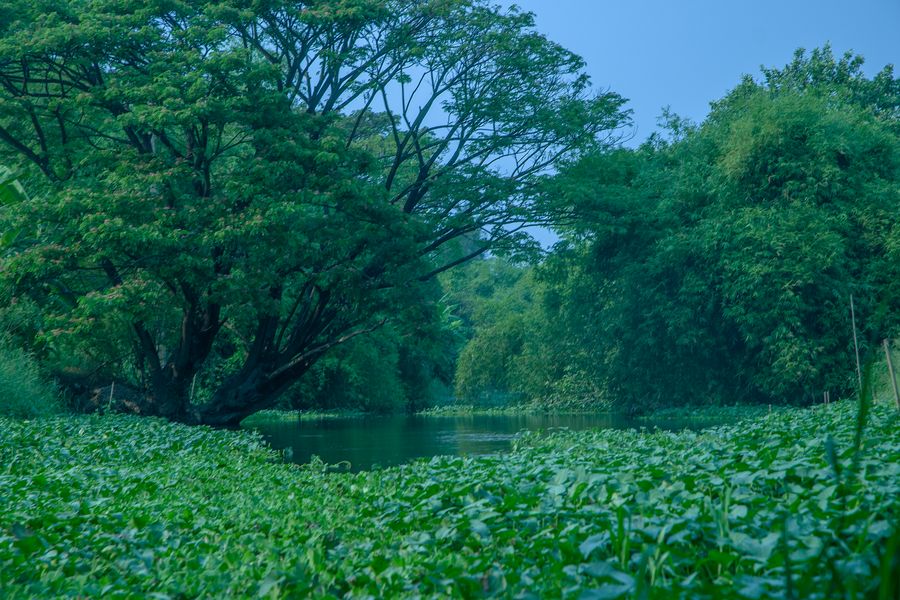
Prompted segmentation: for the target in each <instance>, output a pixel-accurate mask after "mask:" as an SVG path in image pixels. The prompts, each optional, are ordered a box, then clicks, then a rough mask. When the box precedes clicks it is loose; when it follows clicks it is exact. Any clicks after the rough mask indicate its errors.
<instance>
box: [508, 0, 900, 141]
mask: <svg viewBox="0 0 900 600" xmlns="http://www.w3.org/2000/svg"><path fill="white" fill-rule="evenodd" d="M513 3H515V4H517V5H518V6H520V7H521V8H523V9H525V10H527V11H530V12H533V13H535V15H536V21H537V28H538V30H539V31H541V32H542V33H544V34H546V35H547V36H548V37H549V38H551V39H553V40H554V41H556V42H559V43H560V44H562V45H563V46H565V47H566V48H568V49H570V50H572V51H574V52H576V53H577V54H579V55H581V56H582V57H583V58H584V59H585V60H586V61H587V65H588V72H589V73H590V74H591V77H592V79H593V81H594V84H595V85H596V86H598V87H601V88H609V89H611V90H612V91H615V92H618V93H619V94H621V95H622V96H624V97H626V98H628V99H629V100H630V102H629V107H630V108H632V109H633V110H634V121H635V124H636V125H637V131H636V136H635V138H634V139H633V140H632V141H631V143H630V144H629V145H636V144H637V143H640V142H641V141H643V140H644V139H646V137H647V136H648V135H649V134H650V133H651V132H652V131H654V130H655V128H656V118H657V116H659V114H660V110H661V108H662V107H663V106H666V105H670V106H671V107H672V110H673V111H674V112H675V113H677V114H679V115H681V116H684V117H689V118H691V119H693V120H695V121H700V120H702V119H703V117H704V116H705V115H706V113H707V110H708V107H709V102H710V101H712V100H716V99H718V98H721V97H722V96H723V95H724V94H725V93H726V92H727V91H728V90H729V89H731V88H732V87H734V86H735V85H736V84H737V83H738V81H739V80H740V76H741V75H742V74H744V73H749V74H751V75H757V74H758V73H759V67H760V65H766V66H782V65H784V64H785V63H787V62H789V61H790V59H791V56H792V54H793V52H794V50H795V49H796V48H798V47H803V48H807V49H812V48H815V47H818V46H822V45H824V44H825V43H826V42H831V45H832V48H833V49H834V51H835V53H836V54H842V53H843V52H844V51H846V50H853V51H854V52H856V53H857V54H862V55H863V56H864V57H865V58H866V66H865V70H866V72H867V73H869V74H874V73H875V72H877V71H879V70H880V69H881V68H882V67H883V66H884V65H886V64H888V63H892V64H894V65H895V67H896V68H897V69H898V70H900V0H854V1H848V0H844V1H836V0H817V1H814V0H780V1H776V0H755V1H750V0H740V1H739V0H718V1H716V0H677V1H676V0H670V1H663V0H619V1H616V2H612V1H609V0H514V1H507V2H504V4H506V5H509V4H513Z"/></svg>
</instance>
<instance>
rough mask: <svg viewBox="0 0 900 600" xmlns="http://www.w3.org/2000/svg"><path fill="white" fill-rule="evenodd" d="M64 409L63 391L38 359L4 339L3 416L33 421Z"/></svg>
mask: <svg viewBox="0 0 900 600" xmlns="http://www.w3.org/2000/svg"><path fill="white" fill-rule="evenodd" d="M60 410H61V402H60V399H59V390H58V389H57V387H56V385H54V384H53V383H51V382H50V381H49V380H48V379H47V378H46V377H45V375H44V374H43V373H42V372H41V370H40V368H39V366H38V364H37V361H36V360H35V359H34V357H33V356H31V355H30V354H28V353H27V352H25V351H24V350H22V349H21V348H19V347H18V346H16V345H14V344H13V343H11V341H10V339H9V338H8V337H6V336H2V337H0V416H6V417H15V418H20V419H33V418H35V417H46V416H50V415H53V414H56V413H59V412H60Z"/></svg>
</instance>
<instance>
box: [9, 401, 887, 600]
mask: <svg viewBox="0 0 900 600" xmlns="http://www.w3.org/2000/svg"><path fill="white" fill-rule="evenodd" d="M856 412H857V411H856V407H855V405H854V404H852V403H847V402H841V403H836V404H832V405H830V406H823V407H819V408H816V409H814V410H810V411H796V410H788V411H783V412H779V413H775V414H772V415H767V416H763V417H760V418H758V419H755V420H746V421H742V422H740V423H738V424H735V425H731V426H726V427H718V428H713V429H709V430H704V431H703V432H681V433H652V434H641V433H638V432H634V431H617V430H603V431H593V432H566V433H560V434H556V435H552V436H549V437H538V436H525V437H524V438H522V440H521V441H520V442H519V443H518V445H517V447H516V449H515V450H514V451H513V452H512V453H510V454H508V455H503V456H491V457H479V458H462V457H442V458H435V459H432V460H429V461H420V462H416V463H413V464H410V465H406V466H403V467H398V468H391V469H385V470H379V471H372V472H365V473H358V474H350V473H325V472H324V469H323V465H321V464H314V465H310V466H304V467H300V466H296V465H289V464H283V463H281V462H279V460H278V456H277V454H276V453H274V452H273V451H271V450H270V449H268V448H266V447H265V446H264V445H263V443H262V442H261V441H260V438H259V437H258V436H257V435H255V434H252V433H248V432H224V431H212V430H209V429H205V428H189V427H184V426H180V425H173V424H169V423H165V422H162V421H159V420H155V419H139V418H134V417H125V416H114V415H110V416H85V417H58V418H49V419H42V420H34V421H16V420H11V419H0V507H2V510H0V596H2V597H4V598H19V597H21V598H25V597H36V596H37V597H61V596H89V597H109V598H129V597H133V598H143V597H148V596H152V597H156V598H188V597H216V598H218V597H265V598H269V597H322V598H324V597H352V598H365V597H392V598H393V597H423V596H424V597H482V596H500V597H526V598H527V597H534V598H540V597H563V598H579V599H592V598H593V599H603V598H626V597H634V598H701V599H702V598H751V599H752V598H779V597H780V598H864V597H873V598H879V597H880V598H885V599H887V598H894V597H896V596H895V595H896V594H897V593H898V589H897V588H896V587H894V588H892V587H891V585H892V582H896V580H897V577H898V574H900V567H898V564H897V562H896V560H897V558H896V557H897V554H898V553H897V551H896V550H897V548H898V544H900V529H898V521H900V433H898V432H900V429H898V424H900V422H898V415H897V412H896V410H894V409H892V408H888V407H887V406H875V407H872V410H871V413H870V414H869V415H868V426H867V427H866V429H865V431H864V435H862V436H861V438H860V439H861V450H860V452H859V453H857V452H855V451H854V439H855V436H856V427H855V417H856Z"/></svg>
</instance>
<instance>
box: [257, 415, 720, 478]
mask: <svg viewBox="0 0 900 600" xmlns="http://www.w3.org/2000/svg"><path fill="white" fill-rule="evenodd" d="M712 424H714V423H710V422H704V423H698V422H697V421H691V420H686V419H685V420H665V421H659V422H652V421H646V420H644V421H636V420H633V419H629V418H627V417H621V416H616V415H609V414H598V415H502V416H498V415H490V416H485V415H478V416H475V415H470V416H462V417H424V416H414V415H413V416H410V415H394V416H386V417H347V418H327V419H321V420H317V421H299V420H298V421H293V422H283V421H279V422H272V423H264V424H260V425H256V426H255V429H258V430H259V431H260V432H261V433H262V434H263V436H264V437H265V438H266V440H267V441H268V442H269V443H270V444H271V445H272V447H273V448H275V449H277V450H282V449H285V450H286V449H290V450H289V451H288V452H286V456H287V458H289V459H290V460H293V462H296V463H307V462H309V461H310V459H311V458H312V457H313V456H318V457H319V458H321V459H322V460H323V461H325V462H326V463H329V464H337V463H340V462H344V461H346V462H347V463H349V468H350V469H351V470H354V471H360V470H366V469H371V468H373V467H377V466H384V467H387V466H393V465H399V464H402V463H405V462H409V461H410V460H413V459H416V458H423V457H431V456H438V455H447V454H453V455H478V454H494V453H497V452H505V451H507V450H509V449H510V445H511V443H512V440H513V438H514V437H515V436H516V434H518V433H519V432H521V431H545V432H552V431H555V430H556V431H558V430H560V429H570V430H581V429H597V428H600V429H605V428H616V429H623V428H640V427H646V428H648V429H652V428H656V427H658V428H660V429H668V430H677V429H696V428H699V427H701V426H708V425H712Z"/></svg>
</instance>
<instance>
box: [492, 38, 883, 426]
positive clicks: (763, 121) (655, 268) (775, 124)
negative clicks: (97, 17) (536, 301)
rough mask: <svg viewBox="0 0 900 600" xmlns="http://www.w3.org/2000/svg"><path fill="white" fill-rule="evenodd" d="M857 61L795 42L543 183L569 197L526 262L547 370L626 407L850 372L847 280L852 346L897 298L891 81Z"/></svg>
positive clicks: (791, 396) (791, 392)
mask: <svg viewBox="0 0 900 600" xmlns="http://www.w3.org/2000/svg"><path fill="white" fill-rule="evenodd" d="M859 65H860V62H859V60H857V59H849V58H847V57H845V58H844V59H842V60H838V61H836V60H835V59H834V58H833V57H831V55H830V52H829V50H828V49H827V48H826V49H825V50H822V51H817V52H814V53H813V54H812V56H810V57H806V56H805V55H803V54H802V53H801V54H798V57H797V58H796V59H795V61H794V62H793V63H791V64H790V65H788V66H787V67H785V68H784V69H783V70H780V71H779V70H767V71H765V72H764V75H765V81H764V82H763V83H756V82H754V81H753V80H751V79H747V80H745V81H744V82H743V83H742V84H741V85H740V86H738V87H737V88H736V89H735V90H734V91H733V92H732V93H730V94H729V95H728V96H727V97H726V98H725V99H724V100H722V101H720V102H718V103H716V104H715V105H714V108H713V111H712V113H711V114H710V116H709V118H708V119H707V120H706V121H705V122H704V123H703V124H701V125H700V126H697V127H691V126H685V125H684V124H682V123H680V122H679V123H676V124H677V125H678V130H677V131H675V132H674V133H673V140H672V141H669V142H665V141H662V140H660V139H658V138H656V139H653V140H651V142H650V143H648V144H646V145H645V146H643V147H642V148H640V149H638V150H634V151H630V150H619V151H616V152H611V153H609V152H607V153H602V154H598V155H596V156H593V157H588V158H586V159H583V160H582V161H580V162H578V163H576V164H573V165H572V166H571V167H570V168H569V169H568V170H567V171H565V172H564V173H563V174H562V175H561V176H560V177H559V178H558V179H557V180H556V181H555V182H554V183H553V184H552V185H551V186H550V187H549V188H548V190H547V198H548V202H549V204H550V207H551V209H552V210H554V211H558V212H563V213H567V214H570V215H571V220H570V225H569V226H568V227H567V229H566V230H565V231H564V235H565V239H564V241H563V242H562V243H561V244H560V245H559V246H558V247H557V250H556V252H555V253H554V254H553V255H552V256H551V257H550V258H549V259H548V260H547V261H546V262H545V264H544V265H542V267H541V268H540V269H539V277H538V279H539V281H541V282H542V284H543V285H545V286H547V288H548V289H547V290H546V291H545V292H544V294H543V296H544V298H545V301H544V302H543V311H544V312H543V315H540V316H539V317H538V318H537V319H536V321H538V322H540V323H542V324H543V325H540V326H537V327H536V331H538V332H539V334H538V340H539V344H541V345H542V346H543V347H544V348H545V353H546V354H547V355H551V356H555V357H556V359H557V361H559V362H561V363H563V364H565V365H566V372H567V377H562V378H558V379H556V380H555V383H554V386H556V387H557V388H558V389H565V388H564V387H563V384H564V382H568V383H567V385H571V386H573V388H574V389H577V386H579V385H580V386H582V387H585V388H590V387H593V388H595V389H596V393H595V394H594V397H595V398H598V399H599V401H601V402H603V401H609V402H613V403H616V404H618V405H619V406H620V407H623V408H625V409H628V410H636V411H642V410H647V409H652V408H654V407H660V406H671V405H696V404H704V403H710V404H719V405H721V404H733V403H735V402H741V403H743V402H751V403H752V402H756V403H775V404H778V403H785V402H794V403H801V402H807V403H809V402H812V401H817V400H818V399H820V397H821V394H822V392H823V391H824V390H831V391H833V392H835V393H834V394H833V396H837V395H838V394H843V395H847V394H849V393H851V392H852V391H853V390H854V389H855V387H856V386H855V362H854V359H853V349H852V348H853V346H852V332H851V325H850V319H849V298H850V295H851V294H852V295H853V296H854V298H855V300H856V309H857V323H858V324H859V326H860V328H861V340H862V344H863V348H862V351H863V353H864V354H866V353H868V352H872V351H877V350H878V349H877V348H876V347H875V343H876V342H878V341H880V340H881V339H882V338H883V337H886V336H890V335H894V334H895V332H896V331H897V327H898V316H900V304H898V302H900V295H898V294H897V283H896V282H897V277H898V270H897V269H898V266H897V265H898V264H900V263H898V262H897V260H896V245H895V244H896V241H895V240H896V235H897V231H898V228H900V222H898V215H900V151H898V149H900V135H898V132H900V129H898V114H900V113H898V105H897V104H896V96H895V95H893V94H894V91H895V90H896V88H897V85H898V83H897V80H896V79H894V78H893V75H892V71H891V70H890V69H889V68H888V69H885V71H883V72H882V73H881V74H879V75H878V76H877V77H876V78H875V79H873V80H869V79H867V78H865V77H864V76H863V74H862V73H861V71H860V69H859ZM891 90H894V91H891ZM891 103H893V104H891ZM891 107H893V108H891ZM670 120H671V119H670ZM494 360H501V359H499V358H495V359H494ZM532 390H533V392H532V393H535V394H541V393H543V394H546V393H547V392H546V391H541V390H540V388H532Z"/></svg>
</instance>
